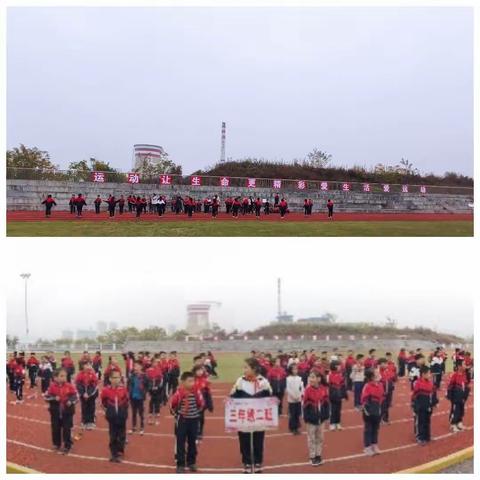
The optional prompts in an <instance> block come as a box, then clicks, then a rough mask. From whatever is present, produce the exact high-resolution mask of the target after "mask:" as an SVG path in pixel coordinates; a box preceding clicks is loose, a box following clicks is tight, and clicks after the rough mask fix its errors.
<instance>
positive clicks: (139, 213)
mask: <svg viewBox="0 0 480 480" xmlns="http://www.w3.org/2000/svg"><path fill="white" fill-rule="evenodd" d="M142 210H143V207H142V206H141V205H139V206H137V217H139V216H140V215H141V214H142Z"/></svg>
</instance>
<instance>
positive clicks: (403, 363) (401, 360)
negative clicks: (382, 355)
mask: <svg viewBox="0 0 480 480" xmlns="http://www.w3.org/2000/svg"><path fill="white" fill-rule="evenodd" d="M397 361H398V376H399V377H404V376H405V370H406V367H407V351H406V350H405V349H404V348H401V349H400V351H399V352H398V356H397Z"/></svg>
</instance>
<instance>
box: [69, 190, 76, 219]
mask: <svg viewBox="0 0 480 480" xmlns="http://www.w3.org/2000/svg"><path fill="white" fill-rule="evenodd" d="M68 206H69V207H70V213H71V214H72V215H73V214H74V213H75V194H72V196H71V197H70V200H69V201H68Z"/></svg>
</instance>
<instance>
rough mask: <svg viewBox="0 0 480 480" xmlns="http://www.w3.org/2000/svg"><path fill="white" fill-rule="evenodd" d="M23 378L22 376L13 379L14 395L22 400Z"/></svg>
mask: <svg viewBox="0 0 480 480" xmlns="http://www.w3.org/2000/svg"><path fill="white" fill-rule="evenodd" d="M24 383H25V380H24V379H23V378H17V379H15V395H16V396H17V400H23V384H24Z"/></svg>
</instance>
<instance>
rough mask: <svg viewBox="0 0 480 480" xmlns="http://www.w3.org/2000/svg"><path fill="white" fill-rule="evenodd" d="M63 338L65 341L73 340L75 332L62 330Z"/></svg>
mask: <svg viewBox="0 0 480 480" xmlns="http://www.w3.org/2000/svg"><path fill="white" fill-rule="evenodd" d="M62 338H63V339H65V340H73V330H62Z"/></svg>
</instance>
